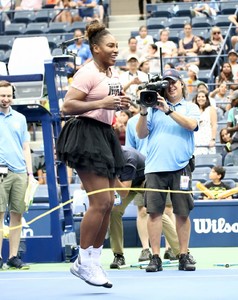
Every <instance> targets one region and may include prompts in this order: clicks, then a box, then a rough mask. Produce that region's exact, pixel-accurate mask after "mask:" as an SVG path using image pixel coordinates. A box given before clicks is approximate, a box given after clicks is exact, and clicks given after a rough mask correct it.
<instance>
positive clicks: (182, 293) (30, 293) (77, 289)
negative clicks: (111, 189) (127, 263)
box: [0, 268, 238, 300]
mask: <svg viewBox="0 0 238 300" xmlns="http://www.w3.org/2000/svg"><path fill="white" fill-rule="evenodd" d="M108 275H109V278H110V280H111V281H112V282H113V287H112V288H111V289H106V288H103V287H94V286H90V285H88V284H86V283H85V282H84V281H82V280H81V279H79V278H77V277H75V276H73V275H72V274H71V273H70V272H69V271H63V272H62V271H59V272H45V271H44V272H32V271H31V272H29V271H1V272H0V291H1V292H0V299H2V300H12V299H20V300H22V299H24V300H38V299H41V300H48V299H53V300H54V299H57V300H62V299H64V300H65V299H67V300H70V299H90V300H91V299H97V300H99V299H103V300H105V299H110V300H111V299H112V300H114V299H115V300H117V299H118V300H124V299H125V300H129V299H131V300H132V299H133V300H140V299H143V300H152V299H160V300H170V299H171V300H175V299H179V300H180V299H181V300H188V299H189V300H196V299H197V300H205V299H207V300H224V299H229V300H234V299H238V292H237V284H238V268H217V269H207V270H206V269H202V270H199V269H198V270H197V271H195V272H184V271H178V270H177V269H176V268H173V269H172V268H169V269H164V271H163V272H157V273H146V272H145V270H140V269H125V270H109V271H108Z"/></svg>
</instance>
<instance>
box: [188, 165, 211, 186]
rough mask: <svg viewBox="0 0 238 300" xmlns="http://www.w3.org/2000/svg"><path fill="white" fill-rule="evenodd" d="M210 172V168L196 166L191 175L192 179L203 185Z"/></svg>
mask: <svg viewBox="0 0 238 300" xmlns="http://www.w3.org/2000/svg"><path fill="white" fill-rule="evenodd" d="M210 171H211V168H210V167H199V166H196V167H195V169H194V171H193V173H192V179H193V180H196V181H201V182H202V183H204V182H206V181H207V180H208V179H209V173H210Z"/></svg>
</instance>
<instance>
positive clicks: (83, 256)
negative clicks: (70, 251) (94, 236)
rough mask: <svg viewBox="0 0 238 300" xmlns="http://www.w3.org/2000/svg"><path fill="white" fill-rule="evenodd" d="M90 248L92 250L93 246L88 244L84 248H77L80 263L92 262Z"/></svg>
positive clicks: (87, 263)
mask: <svg viewBox="0 0 238 300" xmlns="http://www.w3.org/2000/svg"><path fill="white" fill-rule="evenodd" d="M92 250H93V246H89V247H88V248H86V249H82V248H80V249H79V255H80V261H81V265H87V266H89V265H91V263H92Z"/></svg>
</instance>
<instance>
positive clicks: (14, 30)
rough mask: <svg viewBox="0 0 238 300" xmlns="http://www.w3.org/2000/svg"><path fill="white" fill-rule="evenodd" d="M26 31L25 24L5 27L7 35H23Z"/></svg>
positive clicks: (12, 24) (13, 24)
mask: <svg viewBox="0 0 238 300" xmlns="http://www.w3.org/2000/svg"><path fill="white" fill-rule="evenodd" d="M25 29H26V24H25V23H11V24H9V25H7V26H6V27H5V32H4V33H5V35H21V34H24V32H25Z"/></svg>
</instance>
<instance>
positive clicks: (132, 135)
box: [125, 114, 147, 156]
mask: <svg viewBox="0 0 238 300" xmlns="http://www.w3.org/2000/svg"><path fill="white" fill-rule="evenodd" d="M139 117H140V114H137V115H135V116H133V117H131V118H130V119H129V120H128V122H127V124H126V142H125V145H126V146H127V147H132V148H134V149H136V150H138V151H139V152H140V153H142V154H143V155H144V156H146V155H147V137H146V138H144V139H139V138H138V136H137V132H136V124H137V122H138V120H139Z"/></svg>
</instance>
